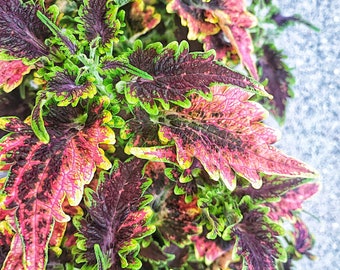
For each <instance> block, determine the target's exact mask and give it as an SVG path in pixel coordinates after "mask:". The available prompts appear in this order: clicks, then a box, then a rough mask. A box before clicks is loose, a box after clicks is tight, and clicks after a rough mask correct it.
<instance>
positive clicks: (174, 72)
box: [104, 41, 270, 114]
mask: <svg viewBox="0 0 340 270" xmlns="http://www.w3.org/2000/svg"><path fill="white" fill-rule="evenodd" d="M188 46H189V45H188V43H187V42H185V41H183V42H181V43H180V45H178V43H177V42H173V43H170V44H169V45H168V46H167V47H165V48H162V47H161V46H160V44H158V43H156V44H153V46H148V47H147V48H146V49H143V48H141V46H140V44H138V43H137V45H136V46H135V51H134V52H132V53H131V55H130V56H129V58H128V60H129V64H130V65H132V66H133V67H135V68H138V69H139V70H141V71H143V72H146V73H147V74H149V75H151V76H152V79H146V78H143V77H137V78H135V79H132V80H129V81H128V82H126V84H127V87H126V88H125V93H126V96H127V99H128V101H130V102H132V103H136V102H137V101H138V100H140V101H141V102H142V105H143V107H144V108H145V109H147V111H148V112H149V113H151V114H157V113H158V110H157V108H155V103H154V100H155V99H158V100H159V101H161V102H162V104H163V106H164V107H165V108H168V107H169V105H168V103H169V101H172V102H173V103H176V104H178V105H181V106H182V107H189V106H190V101H189V100H188V99H187V95H188V94H189V93H191V92H193V91H196V92H199V93H201V94H202V95H203V96H204V95H205V96H206V97H207V96H209V94H210V87H211V86H212V85H214V84H223V85H234V86H239V87H241V88H244V89H246V90H249V91H250V92H254V93H257V94H259V95H262V96H266V97H269V96H270V95H268V94H267V93H266V92H265V91H264V88H263V85H261V84H260V83H258V82H257V81H255V80H253V79H252V78H249V77H246V76H244V75H242V74H240V73H237V72H235V71H233V70H231V69H229V68H227V67H226V66H223V65H220V64H217V63H215V62H214V55H213V53H212V51H210V52H206V53H201V52H196V53H189V48H188ZM122 65H124V63H122ZM117 67H119V61H117V60H114V61H107V62H105V63H104V69H113V68H117Z"/></svg>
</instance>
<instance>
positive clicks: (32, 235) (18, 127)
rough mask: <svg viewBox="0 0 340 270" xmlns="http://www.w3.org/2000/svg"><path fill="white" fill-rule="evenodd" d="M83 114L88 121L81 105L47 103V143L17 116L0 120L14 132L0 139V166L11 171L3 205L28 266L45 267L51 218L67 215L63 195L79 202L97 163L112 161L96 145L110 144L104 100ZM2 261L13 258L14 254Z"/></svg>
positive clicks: (111, 137)
mask: <svg viewBox="0 0 340 270" xmlns="http://www.w3.org/2000/svg"><path fill="white" fill-rule="evenodd" d="M87 113H88V117H87V119H86V121H85V122H84V123H79V122H77V119H79V117H80V118H81V119H82V117H81V116H82V115H84V114H85V111H84V109H83V108H81V107H80V106H78V107H74V108H73V107H56V106H55V107H54V106H50V111H49V113H48V114H47V115H46V116H45V125H46V129H47V131H48V133H49V135H50V137H51V139H50V141H49V143H47V144H44V143H42V142H40V141H39V140H38V139H37V137H36V136H35V135H34V133H33V131H32V129H31V127H30V126H29V125H28V124H26V123H23V122H21V121H20V120H19V119H18V118H1V119H0V127H1V128H4V129H6V130H9V131H11V132H12V133H10V134H9V135H7V136H5V137H4V138H3V139H2V140H1V142H0V170H9V174H8V177H7V180H6V183H5V186H4V188H3V190H2V197H3V200H2V202H1V205H2V208H8V209H14V215H15V219H16V228H15V229H16V232H17V235H16V236H15V237H14V240H13V241H16V240H15V239H17V238H18V237H19V236H20V237H19V238H20V239H21V242H22V247H23V254H24V258H22V263H23V267H26V268H27V269H43V268H44V266H45V264H46V254H47V244H48V242H49V239H50V235H51V231H52V228H53V226H54V222H55V220H56V221H58V222H66V221H68V220H69V219H70V218H69V216H67V215H66V214H65V213H64V212H63V210H62V207H61V206H62V203H63V201H64V200H65V198H67V200H68V202H69V204H70V205H74V206H75V205H78V204H79V202H80V200H81V199H82V194H83V187H84V185H85V184H88V183H89V182H90V181H91V180H92V177H93V175H94V172H95V170H96V167H97V166H98V167H101V168H104V169H108V168H110V166H111V164H110V162H109V161H108V160H107V159H106V158H105V156H104V154H103V151H102V150H101V149H100V148H99V147H98V144H99V143H114V134H113V131H112V130H111V129H109V128H108V127H106V126H105V121H106V120H107V115H106V114H105V113H104V103H103V102H102V101H100V102H99V103H96V102H94V103H93V104H92V105H91V106H90V108H89V111H88V112H87ZM11 254H12V253H11V252H10V253H9V256H11ZM6 260H7V261H10V262H13V263H17V262H16V259H13V258H7V259H6ZM7 267H8V268H9V269H11V267H14V265H12V264H11V265H8V264H7Z"/></svg>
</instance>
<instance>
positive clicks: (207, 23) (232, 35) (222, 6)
mask: <svg viewBox="0 0 340 270" xmlns="http://www.w3.org/2000/svg"><path fill="white" fill-rule="evenodd" d="M167 10H168V11H170V12H176V13H178V15H179V16H180V17H181V20H182V24H183V25H187V26H188V28H189V33H188V38H189V39H199V40H202V39H204V38H205V37H206V36H211V35H215V34H217V33H218V32H219V31H222V32H223V33H224V35H225V36H226V37H227V38H228V40H229V41H230V42H231V44H232V46H233V48H235V49H236V51H237V54H238V55H239V57H240V59H241V62H242V64H243V65H244V66H245V67H246V68H247V69H248V71H249V73H250V74H251V75H252V76H253V77H254V78H255V79H258V75H257V69H256V66H255V63H254V61H253V59H252V54H253V50H254V48H253V43H252V39H251V36H250V34H249V33H248V32H247V28H251V27H254V26H255V25H256V24H257V20H256V17H255V16H254V15H252V14H251V13H249V12H248V11H247V10H246V3H245V1H243V0H224V1H180V0H173V1H170V2H169V4H168V6H167Z"/></svg>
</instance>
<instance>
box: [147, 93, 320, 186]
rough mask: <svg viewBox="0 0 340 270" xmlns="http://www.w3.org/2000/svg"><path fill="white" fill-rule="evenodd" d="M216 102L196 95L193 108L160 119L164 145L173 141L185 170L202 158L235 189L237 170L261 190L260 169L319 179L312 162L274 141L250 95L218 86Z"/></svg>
mask: <svg viewBox="0 0 340 270" xmlns="http://www.w3.org/2000/svg"><path fill="white" fill-rule="evenodd" d="M212 91H213V100H212V101H211V102H209V101H207V100H205V99H203V98H202V97H199V96H197V97H195V98H192V100H191V102H192V106H191V107H190V108H188V109H177V110H176V109H174V110H170V111H167V112H164V113H162V114H160V115H159V116H158V117H154V119H155V122H158V123H159V124H160V129H159V136H160V138H161V140H163V141H164V143H167V142H170V141H173V142H174V143H175V145H176V149H177V161H178V164H179V165H180V167H182V168H183V169H186V168H189V167H190V165H191V163H192V160H193V158H194V157H195V158H197V159H198V160H199V161H200V162H201V163H202V165H203V167H204V168H205V170H206V171H207V173H208V174H209V176H210V177H211V178H212V179H213V180H219V179H221V180H223V182H224V183H225V184H226V186H227V187H228V188H229V189H230V190H233V189H234V188H235V187H236V178H235V173H237V174H239V175H241V176H242V177H244V178H245V179H247V180H248V181H249V182H250V183H251V184H252V186H253V187H255V188H260V186H261V184H262V181H261V177H260V173H266V174H270V175H282V176H288V177H299V176H300V177H315V175H316V173H315V172H314V171H313V170H312V169H311V168H309V167H308V166H307V165H306V164H304V163H302V162H300V161H297V160H296V159H293V158H291V157H288V156H286V155H285V154H283V153H282V152H280V151H279V150H277V149H276V148H274V147H273V146H272V145H271V144H273V143H274V142H276V140H277V137H278V134H277V131H276V130H274V129H272V128H269V127H267V126H265V125H263V124H262V123H260V122H259V121H261V120H262V119H263V118H264V116H265V114H266V111H265V110H264V109H263V108H262V106H261V105H260V104H258V103H255V102H251V101H249V100H248V99H249V98H250V97H251V94H250V93H247V92H244V91H242V90H240V89H238V88H234V87H230V88H227V87H223V86H214V87H212Z"/></svg>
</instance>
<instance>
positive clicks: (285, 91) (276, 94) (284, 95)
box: [258, 45, 294, 119]
mask: <svg viewBox="0 0 340 270" xmlns="http://www.w3.org/2000/svg"><path fill="white" fill-rule="evenodd" d="M283 58H285V56H284V55H282V53H281V52H280V51H278V50H277V49H276V48H275V47H274V45H264V46H263V56H262V57H261V58H260V59H259V62H258V64H259V66H260V67H261V69H262V76H261V79H260V80H261V81H263V80H265V79H268V84H267V86H265V89H266V90H267V92H268V93H270V94H271V95H272V96H273V99H272V100H269V101H267V100H266V101H265V102H269V107H270V111H271V112H272V113H273V115H274V116H275V117H277V118H278V119H283V118H284V115H285V109H286V103H287V99H288V98H289V97H292V96H293V92H292V90H291V86H292V83H293V82H294V79H293V75H292V74H291V72H290V70H289V68H288V67H287V66H286V65H285V64H284V63H283V61H282V59H283Z"/></svg>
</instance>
